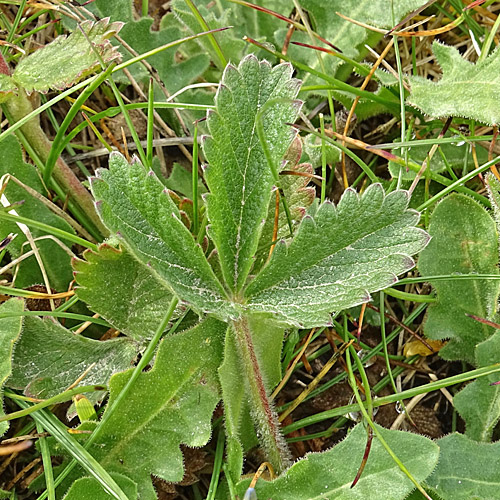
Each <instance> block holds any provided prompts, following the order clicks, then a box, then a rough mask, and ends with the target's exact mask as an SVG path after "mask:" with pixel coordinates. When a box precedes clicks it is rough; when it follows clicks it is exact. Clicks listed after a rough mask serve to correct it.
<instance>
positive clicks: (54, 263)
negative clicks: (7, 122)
mask: <svg viewBox="0 0 500 500" xmlns="http://www.w3.org/2000/svg"><path fill="white" fill-rule="evenodd" d="M5 174H11V175H12V176H14V177H16V179H18V180H19V181H21V182H22V183H23V184H26V185H27V186H29V187H31V188H32V189H34V190H35V191H37V192H38V193H41V194H45V189H44V187H43V184H42V182H41V180H40V176H39V174H38V172H37V170H36V168H35V167H33V165H29V164H28V163H25V162H24V161H23V157H22V152H21V147H20V145H19V142H18V141H17V139H16V138H15V137H14V136H8V137H6V138H5V139H4V140H3V141H2V161H1V162H0V177H1V176H3V175H5ZM5 196H6V197H7V200H8V201H9V203H10V204H12V203H15V202H24V203H22V204H21V205H19V206H15V207H14V208H15V210H16V212H17V213H18V214H19V215H20V216H22V217H27V218H28V219H33V220H36V221H38V222H43V223H44V224H48V225H49V226H52V227H55V228H57V229H62V230H63V231H66V232H68V233H74V230H73V228H72V227H71V226H70V225H69V224H68V223H67V222H66V221H64V220H63V219H61V217H59V216H57V215H55V214H54V213H53V212H52V211H51V210H49V208H47V206H46V205H44V204H43V203H42V202H41V201H39V200H37V199H35V198H34V197H33V196H31V195H30V194H28V193H27V192H26V191H25V190H24V189H23V188H21V187H20V186H18V185H17V184H15V183H14V182H13V181H10V182H9V184H8V185H7V189H6V190H5ZM30 230H31V234H32V235H33V237H34V238H35V239H37V247H38V249H39V252H40V257H41V259H42V262H43V265H44V267H45V271H46V273H47V276H48V279H49V282H50V286H51V287H52V288H54V289H56V290H57V291H64V290H67V289H68V285H69V283H70V281H71V280H72V279H73V276H72V275H71V266H70V256H69V255H68V253H67V252H66V251H65V250H64V249H63V248H61V246H60V245H59V244H57V243H56V242H55V241H54V240H53V239H47V232H46V231H41V230H39V229H36V228H31V229H30ZM9 233H14V234H17V235H18V236H17V238H16V239H15V240H14V241H13V242H12V243H11V244H10V245H9V246H8V247H7V248H8V251H9V253H10V255H11V256H12V257H13V258H17V257H19V256H21V254H26V253H28V252H29V251H30V250H31V247H30V246H29V245H28V243H27V240H26V237H25V236H24V234H23V233H22V231H21V230H20V228H19V226H18V225H17V224H16V223H15V222H11V221H2V223H1V224H0V240H2V239H3V238H5V237H6V236H7V235H8V234H9ZM41 237H43V238H44V239H42V240H38V238H41ZM63 243H64V242H63ZM39 283H43V278H42V274H41V272H40V267H39V266H38V263H37V261H36V259H35V256H34V255H31V256H30V257H28V258H26V259H25V260H23V261H22V262H20V264H19V271H18V273H17V276H16V281H15V286H17V287H19V288H24V287H27V286H30V285H34V284H39Z"/></svg>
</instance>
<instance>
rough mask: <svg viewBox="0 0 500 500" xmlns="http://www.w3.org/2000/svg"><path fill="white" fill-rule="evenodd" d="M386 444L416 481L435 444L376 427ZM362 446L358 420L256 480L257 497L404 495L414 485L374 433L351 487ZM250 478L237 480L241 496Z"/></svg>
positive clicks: (397, 499) (396, 499) (297, 499)
mask: <svg viewBox="0 0 500 500" xmlns="http://www.w3.org/2000/svg"><path fill="white" fill-rule="evenodd" d="M379 431H380V433H381V434H382V435H383V437H384V439H385V440H386V442H387V444H388V445H389V446H390V447H391V449H392V450H393V451H394V452H395V453H396V455H397V456H398V458H399V459H400V460H401V462H402V463H403V464H405V466H406V467H407V469H408V470H409V471H410V473H411V474H412V475H413V477H414V478H415V479H416V480H417V481H419V482H420V481H423V480H424V479H425V478H426V477H427V476H428V475H429V474H430V473H431V472H432V470H433V469H434V467H435V466H436V464H437V461H438V456H439V448H438V446H437V445H436V444H435V443H433V442H432V441H431V440H430V439H427V438H425V437H423V436H419V435H416V434H411V433H409V432H402V431H390V430H387V429H383V428H382V427H379ZM365 446H366V431H365V429H364V427H363V425H361V424H358V425H357V426H356V427H355V428H354V429H353V430H352V431H351V432H350V433H349V435H348V436H347V438H346V439H344V441H342V442H341V443H339V444H338V445H336V446H334V447H333V448H332V449H331V450H329V451H326V452H323V453H310V454H308V455H306V457H305V458H304V459H302V460H299V461H298V462H297V463H295V464H294V465H292V467H290V469H288V470H287V471H286V472H285V473H284V474H282V475H281V476H280V477H279V478H278V479H276V480H274V481H272V482H266V481H263V480H260V481H258V482H257V485H256V487H255V490H256V492H257V497H258V498H259V499H260V498H262V499H267V498H272V499H273V500H290V499H292V498H293V500H320V499H321V500H333V499H335V500H358V499H359V500H361V499H368V498H369V499H370V500H387V499H391V500H403V499H404V498H406V496H407V495H408V494H409V493H410V492H411V491H412V490H413V489H414V485H413V483H412V482H411V481H410V480H409V479H408V477H407V476H406V475H405V474H404V473H403V472H402V471H401V470H400V469H399V467H398V466H397V465H396V463H395V462H394V461H393V459H392V458H391V457H390V455H389V454H388V453H387V451H386V450H385V449H384V448H383V447H382V445H381V444H380V442H379V441H378V440H377V438H374V440H373V445H372V448H371V451H370V456H369V457H368V462H367V464H366V467H365V469H364V471H363V474H362V475H361V478H360V480H359V482H358V483H357V484H356V486H355V487H354V488H351V484H352V481H353V479H354V478H355V477H356V473H357V469H358V467H359V464H360V463H361V459H362V457H363V452H364V449H365ZM249 482H250V480H246V481H244V482H242V483H240V484H239V485H238V488H237V493H238V494H239V495H240V498H241V497H243V495H244V493H245V490H246V488H247V487H248V484H249Z"/></svg>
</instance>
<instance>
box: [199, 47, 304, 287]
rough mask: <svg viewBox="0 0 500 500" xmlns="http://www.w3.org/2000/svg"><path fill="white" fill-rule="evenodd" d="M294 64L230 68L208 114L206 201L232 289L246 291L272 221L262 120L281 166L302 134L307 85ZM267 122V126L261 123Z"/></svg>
mask: <svg viewBox="0 0 500 500" xmlns="http://www.w3.org/2000/svg"><path fill="white" fill-rule="evenodd" d="M291 76H292V67H291V66H290V65H289V64H281V65H278V66H275V67H274V68H272V67H271V65H270V64H269V63H267V62H265V61H263V62H259V61H258V60H257V59H256V58H255V57H247V58H245V59H244V61H243V62H242V63H241V64H240V65H239V67H238V68H235V67H234V66H231V65H229V66H227V68H226V69H225V71H224V75H223V77H222V82H221V86H220V87H219V90H218V92H217V97H216V99H215V103H216V106H217V109H216V111H215V112H210V113H209V114H208V117H207V121H208V129H209V132H210V134H211V137H207V138H206V140H205V142H204V145H203V146H204V147H203V149H204V152H205V156H206V158H207V160H208V163H209V165H208V168H207V169H206V172H205V178H206V180H207V184H208V187H209V189H210V194H209V195H208V197H207V199H206V203H207V213H208V218H209V220H210V224H211V227H210V232H209V234H210V235H211V237H212V239H213V240H214V244H215V246H216V248H217V251H218V253H219V259H220V263H221V267H222V273H223V275H224V279H225V281H226V283H227V285H228V287H229V288H230V289H231V290H232V291H234V292H238V291H239V290H240V289H241V288H242V287H243V285H244V284H245V281H246V278H247V276H248V273H249V271H250V267H251V265H252V257H253V256H254V255H255V252H256V250H257V244H258V242H259V236H260V232H261V228H262V222H263V221H264V220H265V218H266V215H267V212H268V206H269V200H270V197H271V187H272V184H273V175H272V171H271V168H270V166H269V164H268V160H267V158H266V154H265V151H264V145H262V144H261V143H260V140H259V135H258V133H257V127H258V126H260V124H261V123H262V126H263V130H264V133H265V137H266V140H267V142H268V145H269V149H270V156H271V159H272V160H271V161H272V162H273V164H274V167H273V168H275V169H276V170H279V164H280V162H281V160H282V158H283V155H284V154H285V152H286V150H287V149H288V146H289V145H290V142H291V140H292V138H293V136H294V133H293V132H292V130H291V129H290V126H289V125H287V123H288V122H294V121H295V118H296V116H297V113H298V109H299V106H300V104H299V102H296V101H292V99H294V98H295V97H296V95H297V93H298V90H299V85H300V83H299V82H298V81H297V80H295V79H292V78H291ZM259 122H261V123H259Z"/></svg>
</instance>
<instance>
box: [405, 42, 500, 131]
mask: <svg viewBox="0 0 500 500" xmlns="http://www.w3.org/2000/svg"><path fill="white" fill-rule="evenodd" d="M432 50H433V52H434V55H435V56H436V59H437V61H438V63H439V65H440V66H441V68H442V70H443V76H442V78H441V80H439V81H438V82H431V81H429V80H427V79H425V78H422V77H418V76H413V77H410V84H411V94H410V97H409V98H408V99H407V103H408V104H411V105H412V106H416V107H417V108H419V109H421V110H422V111H423V112H424V113H426V114H428V115H429V116H433V117H435V118H440V117H448V116H462V117H464V118H472V119H474V120H478V121H480V122H483V123H489V124H490V125H495V124H497V123H499V121H500V112H499V110H498V106H497V102H498V100H499V98H500V51H499V50H498V49H497V50H495V51H494V52H493V53H492V54H491V55H489V56H488V57H487V58H486V59H485V60H483V61H480V62H478V63H477V64H473V63H470V62H469V61H466V60H465V59H464V58H463V57H462V56H461V55H460V52H459V51H458V50H457V49H455V48H454V47H450V46H447V45H442V44H440V43H438V42H434V43H433V44H432Z"/></svg>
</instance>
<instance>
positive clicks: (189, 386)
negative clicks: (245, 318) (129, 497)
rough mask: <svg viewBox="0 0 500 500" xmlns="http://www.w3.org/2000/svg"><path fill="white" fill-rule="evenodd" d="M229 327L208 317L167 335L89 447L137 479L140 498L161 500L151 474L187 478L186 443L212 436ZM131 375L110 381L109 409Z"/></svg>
mask: <svg viewBox="0 0 500 500" xmlns="http://www.w3.org/2000/svg"><path fill="white" fill-rule="evenodd" d="M225 329H226V325H224V323H221V322H219V321H216V320H213V319H208V320H206V321H205V322H203V323H201V324H200V325H199V326H197V327H196V328H193V329H192V330H188V331H186V332H183V333H181V334H178V335H173V336H170V337H167V338H165V339H164V340H163V341H162V343H161V344H160V347H159V349H158V353H157V356H156V361H155V364H154V366H153V369H152V370H151V371H149V372H146V373H142V374H141V375H140V376H139V378H138V379H137V381H136V382H135V383H134V385H133V386H132V388H131V390H130V392H129V393H128V395H127V399H126V405H125V406H124V407H121V408H118V409H117V410H116V411H115V412H113V414H112V416H111V417H110V418H109V419H108V420H107V421H106V422H105V423H104V424H103V427H102V428H101V429H100V433H99V437H98V438H97V439H96V441H95V442H94V443H93V444H92V446H91V447H90V449H89V451H90V452H91V454H92V455H93V456H94V457H95V458H96V459H97V460H98V461H99V463H100V464H101V465H102V466H103V467H104V468H105V469H106V471H108V472H109V473H111V474H114V473H118V474H122V475H124V476H126V477H128V478H129V479H131V480H132V481H134V482H135V483H136V484H137V487H138V492H139V498H140V499H141V500H156V498H157V496H156V492H155V490H154V488H153V485H152V482H151V475H152V474H154V475H156V476H158V477H160V478H162V479H165V480H166V481H172V482H177V481H180V480H181V479H182V477H183V474H184V467H183V462H182V453H181V450H180V449H179V446H180V444H181V443H183V444H186V445H187V446H192V447H199V446H203V445H205V444H206V443H207V442H208V440H209V439H210V435H211V432H212V426H211V420H212V413H213V411H214V409H215V406H216V404H217V403H218V401H219V383H218V380H217V367H218V366H219V365H220V363H221V360H222V351H223V336H224V332H225ZM130 374H131V371H130V370H129V371H127V372H123V373H119V374H117V375H115V376H114V377H113V378H112V379H111V381H110V384H109V386H110V400H109V404H108V407H111V406H112V405H113V403H114V400H115V398H116V397H117V395H118V394H119V392H120V391H121V389H122V388H123V386H124V385H125V384H126V382H127V380H128V379H129V377H130ZM84 425H85V424H84ZM71 479H73V480H74V479H75V477H72V478H71ZM66 484H68V483H66ZM69 484H70V481H69Z"/></svg>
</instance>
